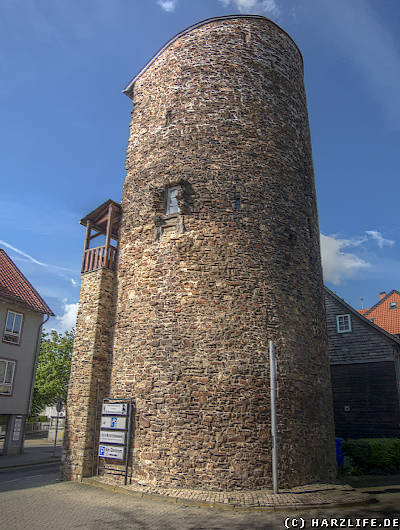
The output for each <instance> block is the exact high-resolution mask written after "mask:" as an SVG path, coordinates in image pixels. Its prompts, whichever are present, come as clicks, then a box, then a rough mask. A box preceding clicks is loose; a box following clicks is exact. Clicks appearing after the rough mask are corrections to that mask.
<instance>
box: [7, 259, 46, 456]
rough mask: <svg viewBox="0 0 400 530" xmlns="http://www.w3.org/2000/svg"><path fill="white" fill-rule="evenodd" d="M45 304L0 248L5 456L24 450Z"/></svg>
mask: <svg viewBox="0 0 400 530" xmlns="http://www.w3.org/2000/svg"><path fill="white" fill-rule="evenodd" d="M44 315H46V316H47V318H48V317H49V316H51V315H53V312H52V311H51V309H50V308H49V307H48V305H47V304H46V302H45V301H44V300H43V299H42V298H41V296H40V295H39V293H38V292H37V291H36V290H35V289H34V287H33V286H32V285H31V284H30V283H29V281H28V280H27V279H26V278H25V276H24V275H23V274H22V272H21V271H20V270H19V269H18V268H17V266H16V265H15V263H14V262H13V261H12V260H11V258H10V257H9V256H8V255H7V254H6V252H5V251H4V250H3V249H0V326H1V327H0V332H1V337H0V414H1V415H5V416H6V417H7V430H6V435H5V442H4V448H3V454H9V455H10V454H18V453H20V452H21V451H22V448H23V439H24V427H25V420H26V417H27V415H28V414H29V413H30V407H31V401H32V387H33V382H34V376H35V370H36V362H37V356H38V353H39V346H40V333H41V329H42V324H43V317H44Z"/></svg>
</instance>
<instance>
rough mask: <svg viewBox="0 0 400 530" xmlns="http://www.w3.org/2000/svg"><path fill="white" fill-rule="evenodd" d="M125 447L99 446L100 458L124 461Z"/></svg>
mask: <svg viewBox="0 0 400 530" xmlns="http://www.w3.org/2000/svg"><path fill="white" fill-rule="evenodd" d="M124 450H125V448H124V447H118V446H113V445H99V456H100V457H102V458H114V459H116V460H123V459H124Z"/></svg>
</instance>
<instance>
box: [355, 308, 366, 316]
mask: <svg viewBox="0 0 400 530" xmlns="http://www.w3.org/2000/svg"><path fill="white" fill-rule="evenodd" d="M357 311H358V313H360V315H365V313H366V312H367V311H369V308H368V309H357Z"/></svg>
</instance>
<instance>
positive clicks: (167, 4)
mask: <svg viewBox="0 0 400 530" xmlns="http://www.w3.org/2000/svg"><path fill="white" fill-rule="evenodd" d="M157 4H158V5H159V6H160V7H161V9H164V11H166V12H167V13H171V12H172V11H175V9H176V6H177V5H178V0H158V1H157Z"/></svg>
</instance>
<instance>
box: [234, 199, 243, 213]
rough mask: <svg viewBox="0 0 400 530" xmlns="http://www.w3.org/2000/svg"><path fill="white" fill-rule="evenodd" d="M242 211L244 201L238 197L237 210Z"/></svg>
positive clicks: (236, 200)
mask: <svg viewBox="0 0 400 530" xmlns="http://www.w3.org/2000/svg"><path fill="white" fill-rule="evenodd" d="M241 209H242V201H241V199H240V197H236V199H235V210H241Z"/></svg>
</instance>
